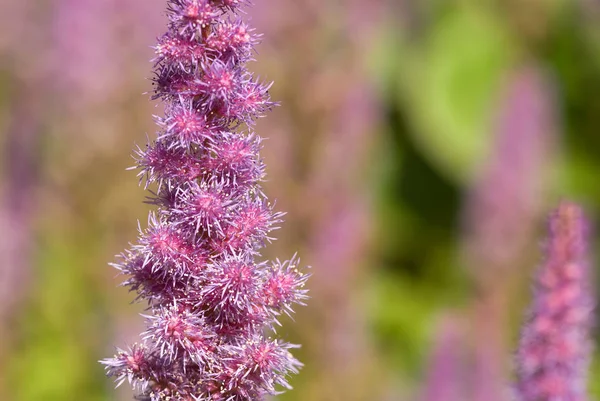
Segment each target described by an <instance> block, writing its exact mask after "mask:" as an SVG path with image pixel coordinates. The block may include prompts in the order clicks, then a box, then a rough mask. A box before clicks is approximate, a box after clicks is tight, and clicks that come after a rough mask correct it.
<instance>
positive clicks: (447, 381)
mask: <svg viewBox="0 0 600 401" xmlns="http://www.w3.org/2000/svg"><path fill="white" fill-rule="evenodd" d="M464 334H465V330H464V322H463V321H462V319H461V318H459V317H458V316H455V315H444V316H442V319H441V320H440V322H438V324H437V331H436V335H435V341H434V344H433V351H432V352H431V356H430V359H429V371H428V376H427V380H426V381H425V385H424V392H423V396H422V398H421V399H422V401H463V400H464V399H465V385H464V384H465V383H464V379H465V377H464V373H465V369H464V368H465V366H464V353H463V351H464V345H465V344H464V339H465V336H464Z"/></svg>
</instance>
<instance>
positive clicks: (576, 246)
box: [516, 202, 593, 401]
mask: <svg viewBox="0 0 600 401" xmlns="http://www.w3.org/2000/svg"><path fill="white" fill-rule="evenodd" d="M587 231H588V225H587V223H586V221H585V217H584V216H583V212H582V210H581V208H580V207H579V206H577V205H576V204H573V203H569V202H563V203H561V204H560V206H559V207H558V208H557V210H556V211H554V213H553V214H552V215H551V216H550V220H549V238H548V240H547V243H546V249H545V251H546V259H545V261H544V262H543V263H542V265H541V267H540V268H539V270H538V272H537V275H536V279H535V285H534V297H533V302H532V306H531V310H530V316H529V321H528V322H527V323H526V324H525V326H524V328H523V330H522V333H521V339H520V343H519V348H518V351H517V356H516V364H517V366H516V367H517V386H516V390H517V393H518V396H519V400H520V401H583V400H586V399H587V396H586V389H585V378H586V371H587V368H588V357H589V355H590V354H591V340H590V338H589V333H588V331H589V329H590V326H591V320H592V314H591V312H592V309H593V299H592V294H591V290H590V288H589V286H590V272H589V267H590V266H589V260H588V256H587V249H586V248H587V235H588V232H587Z"/></svg>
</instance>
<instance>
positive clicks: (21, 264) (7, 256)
mask: <svg viewBox="0 0 600 401" xmlns="http://www.w3.org/2000/svg"><path fill="white" fill-rule="evenodd" d="M19 88H20V89H19V91H15V92H16V93H15V100H14V102H13V104H12V108H11V110H10V112H9V118H10V122H9V126H8V129H7V131H6V135H5V137H4V141H5V142H4V146H3V149H2V152H3V154H4V156H3V158H2V159H3V164H4V177H3V186H2V198H1V199H0V232H2V233H4V235H3V240H2V241H0V360H3V359H4V358H5V355H4V354H5V352H6V351H8V349H9V348H10V347H9V346H8V344H9V342H10V338H11V336H12V333H11V331H10V327H13V324H10V321H11V320H12V319H13V318H15V317H16V314H17V313H18V312H19V310H20V305H21V303H22V301H23V300H24V299H26V298H27V296H26V295H27V287H28V283H29V282H30V280H31V273H32V272H31V266H32V264H33V262H34V258H35V247H34V238H35V216H36V212H37V208H38V200H37V196H36V189H37V185H38V178H39V160H40V154H39V151H38V150H39V147H40V143H39V141H40V138H41V130H42V117H41V115H40V109H41V104H40V102H41V101H42V98H41V97H40V96H39V95H40V93H39V91H38V89H39V88H36V90H32V87H31V85H30V83H21V85H19ZM0 366H3V365H0ZM3 367H4V366H3ZM2 373H3V372H0V377H3V376H4V375H3V374H2Z"/></svg>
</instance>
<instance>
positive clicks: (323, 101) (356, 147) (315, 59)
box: [256, 0, 385, 401]
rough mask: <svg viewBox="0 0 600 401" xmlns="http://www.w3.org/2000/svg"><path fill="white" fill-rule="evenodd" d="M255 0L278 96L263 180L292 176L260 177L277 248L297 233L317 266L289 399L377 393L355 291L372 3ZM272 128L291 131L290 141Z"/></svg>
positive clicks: (373, 107) (367, 218) (365, 228)
mask: <svg viewBox="0 0 600 401" xmlns="http://www.w3.org/2000/svg"><path fill="white" fill-rule="evenodd" d="M267 3H269V4H268V5H267ZM257 7H259V8H260V7H264V9H261V10H260V11H258V10H257V15H256V20H257V22H258V24H257V25H258V26H259V30H260V31H262V32H265V31H266V32H267V33H266V35H265V36H266V37H267V38H269V42H267V43H266V44H264V45H263V47H267V48H269V47H271V48H273V50H272V53H273V54H274V55H275V54H276V55H277V56H273V57H272V59H274V60H275V59H277V60H283V61H282V65H278V66H277V67H278V70H275V69H274V68H272V69H270V72H268V73H267V74H266V75H267V77H268V78H269V79H274V80H276V81H277V82H278V84H279V85H278V89H279V93H274V94H273V97H274V99H276V100H279V101H280V102H281V104H282V107H280V108H278V109H277V110H275V112H274V113H273V115H272V116H270V117H272V118H269V119H268V121H267V122H266V124H260V126H259V128H258V129H257V132H259V133H260V134H261V135H264V136H267V137H272V139H271V140H269V141H268V142H267V143H266V147H267V148H266V151H267V152H270V151H271V152H277V154H278V157H277V158H276V159H277V160H268V162H267V163H268V165H269V166H270V169H269V171H268V174H269V178H270V181H273V182H290V181H291V182H290V184H289V185H290V187H288V188H276V187H270V188H267V192H268V193H271V194H274V195H275V196H276V197H277V198H278V200H279V202H280V204H282V206H280V207H281V208H283V209H287V210H289V211H290V212H289V213H288V216H287V217H288V223H287V224H286V226H285V227H284V232H282V234H284V235H282V237H284V238H282V241H278V243H276V244H274V247H280V248H281V247H286V248H287V247H290V246H289V244H291V243H295V244H296V245H295V246H296V247H297V245H298V244H299V243H301V244H304V246H305V247H306V248H305V249H304V250H303V251H302V253H303V254H308V255H309V256H308V258H307V259H306V260H305V261H308V262H309V264H310V265H312V266H313V268H314V269H313V277H311V279H310V280H309V288H310V290H311V293H310V295H311V297H312V300H311V302H310V303H309V308H311V306H312V308H311V310H310V311H306V312H304V313H302V311H301V312H300V313H299V317H298V319H297V320H301V319H303V320H304V321H303V322H301V324H298V325H297V327H299V328H302V327H306V329H305V331H304V332H302V333H298V335H300V336H302V337H303V338H302V339H301V342H302V343H303V344H305V347H304V349H306V350H308V351H309V352H310V353H311V355H308V356H304V357H303V360H304V361H305V362H306V370H305V372H304V375H302V376H303V377H304V378H306V382H303V383H300V384H298V383H294V387H295V390H294V392H292V393H290V394H289V396H287V397H286V399H311V400H315V401H318V400H330V399H340V400H342V399H343V400H347V401H351V400H357V401H358V400H364V399H367V398H370V399H376V398H377V397H378V392H377V391H374V390H373V388H383V386H380V385H379V384H383V383H385V378H383V377H382V376H381V375H377V374H376V373H375V371H376V368H375V363H374V353H373V350H372V349H371V345H370V343H369V339H368V334H367V327H366V316H365V302H364V299H363V298H364V294H365V293H364V291H363V290H366V288H365V286H364V278H365V277H366V274H365V272H366V270H365V269H366V268H367V257H368V251H369V249H370V241H371V231H372V227H371V214H372V212H371V199H369V197H368V195H367V193H368V173H369V171H368V167H367V166H368V165H369V161H370V150H371V144H372V140H373V136H374V132H376V130H377V128H378V127H377V126H378V123H379V121H380V115H379V107H378V106H379V102H378V99H377V97H376V94H375V93H374V89H373V81H374V79H372V77H370V76H369V74H368V72H367V71H366V65H365V62H366V60H367V59H368V57H369V56H368V54H369V48H370V47H371V46H372V43H371V40H372V37H373V31H374V29H375V27H376V26H377V24H378V21H380V19H381V2H379V1H377V2H371V3H365V2H363V1H354V0H353V1H348V2H343V3H342V2H329V3H323V2H319V1H308V0H307V1H303V2H296V1H291V0H290V1H280V2H277V3H271V2H266V1H263V2H261V1H258V2H257ZM261 54H262V56H263V60H264V59H269V57H268V56H266V57H265V54H264V50H261ZM269 67H270V66H267V68H269ZM279 74H280V75H281V77H278V75H279ZM290 77H293V78H290ZM276 90H277V88H276ZM267 124H268V125H267ZM270 130H277V131H282V132H288V133H289V135H288V136H287V141H286V142H284V141H281V140H280V139H278V138H277V136H279V137H280V138H283V137H284V136H283V135H270V134H269V131H270ZM276 141H278V142H276ZM272 149H275V150H272ZM272 157H273V158H275V156H272ZM277 176H278V177H280V178H279V179H278V178H277ZM290 177H291V180H290ZM301 199H311V200H313V201H311V202H310V203H306V202H299V201H298V200H301ZM290 229H293V230H294V232H293V233H291V235H290V233H289V231H290ZM286 232H288V234H287V235H285V234H286ZM290 236H291V237H292V238H289V237H290ZM285 237H288V238H287V241H286V238H285ZM286 242H287V244H286ZM316 305H318V307H317V308H315V306H316ZM299 323H300V322H299Z"/></svg>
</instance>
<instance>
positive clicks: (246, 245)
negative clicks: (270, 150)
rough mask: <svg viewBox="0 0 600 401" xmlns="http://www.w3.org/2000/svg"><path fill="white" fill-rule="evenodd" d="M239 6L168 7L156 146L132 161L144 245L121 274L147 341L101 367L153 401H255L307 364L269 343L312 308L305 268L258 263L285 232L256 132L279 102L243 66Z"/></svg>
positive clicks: (237, 0) (173, 1)
mask: <svg viewBox="0 0 600 401" xmlns="http://www.w3.org/2000/svg"><path fill="white" fill-rule="evenodd" d="M241 3H242V1H241V0H169V1H168V17H169V21H170V22H169V29H168V32H167V33H166V34H165V35H164V36H163V37H162V38H160V39H159V41H158V44H157V45H156V47H155V51H156V55H157V57H156V60H155V61H156V64H155V74H156V76H155V78H154V85H155V98H158V99H161V100H162V101H163V102H164V103H165V114H164V117H159V118H157V124H158V126H159V128H160V130H159V134H158V138H157V139H156V140H155V141H152V142H151V143H149V144H148V145H147V147H146V148H145V149H138V150H137V152H136V153H137V165H138V167H139V169H140V177H141V180H142V181H143V182H144V183H145V185H146V187H148V186H152V187H154V192H152V196H151V198H150V202H151V203H153V204H155V205H157V206H158V210H157V211H155V212H152V213H151V214H150V216H149V219H148V220H149V222H148V228H147V229H145V230H140V235H139V240H138V242H137V243H136V244H134V245H132V247H131V248H130V249H129V250H128V251H126V252H125V253H124V254H123V255H121V257H122V259H121V260H120V262H119V263H117V264H115V267H117V268H118V269H119V270H120V271H121V272H122V273H123V274H126V275H127V276H128V279H127V281H125V283H124V285H126V286H129V287H130V288H131V289H132V290H134V291H136V292H137V294H138V299H144V300H146V301H147V302H148V304H149V310H150V312H151V313H150V314H149V315H148V316H147V330H146V331H145V333H143V341H142V342H141V343H140V344H135V345H133V346H132V347H131V348H130V349H129V351H119V352H118V353H117V355H116V356H115V357H114V358H111V359H107V360H104V361H103V363H104V364H105V365H106V368H107V371H108V374H109V375H111V376H115V377H116V380H117V382H118V383H119V384H120V383H122V382H124V381H126V380H128V381H129V382H130V383H131V384H132V385H133V386H134V388H135V389H136V390H137V392H138V393H139V395H140V397H142V398H144V399H149V400H153V401H154V400H187V401H189V400H206V401H208V400H210V401H220V400H222V401H225V400H228V401H237V400H239V401H243V400H260V399H262V398H263V396H265V395H266V394H275V393H276V391H277V390H276V387H279V386H281V387H284V388H289V385H288V383H287V379H286V377H287V375H288V374H289V373H295V372H297V369H298V368H299V366H300V363H299V362H298V361H297V360H296V359H294V358H293V357H292V356H291V354H290V352H289V349H290V348H292V347H293V346H292V345H291V344H287V343H283V342H281V341H278V340H276V339H271V338H269V337H268V333H269V331H272V329H273V326H274V325H275V324H278V321H277V318H278V316H280V315H281V314H282V313H286V314H289V313H291V312H292V309H291V308H292V305H293V304H294V303H300V304H301V303H302V301H303V299H304V298H306V290H304V289H303V286H304V283H305V280H306V278H307V275H305V274H302V273H300V272H299V271H298V270H297V264H298V260H297V259H296V258H292V259H291V260H290V261H286V262H283V263H282V262H279V261H276V262H273V263H268V262H261V263H258V262H255V259H256V258H257V257H258V256H260V255H259V251H260V249H261V248H262V247H263V246H264V245H265V244H266V243H267V242H268V241H269V240H270V239H271V238H270V237H269V232H270V231H271V230H273V229H275V228H276V227H275V226H276V224H277V223H279V222H280V221H281V216H282V214H281V213H277V212H274V210H273V207H272V205H271V204H270V203H269V202H268V201H267V199H266V196H265V195H264V194H263V192H262V190H261V187H260V181H261V180H262V179H263V176H264V166H263V163H262V161H261V160H260V158H259V153H258V152H259V149H260V147H261V141H260V138H259V137H258V136H256V135H254V134H253V133H252V131H251V127H252V124H253V122H254V121H255V120H256V119H257V118H258V117H260V116H261V114H262V113H263V112H265V111H266V110H268V109H269V108H270V107H271V106H272V105H273V104H272V103H271V102H270V101H269V95H268V87H269V86H268V85H265V84H263V83H261V82H259V81H258V80H256V79H254V78H253V77H252V75H251V74H250V73H249V72H248V71H247V69H246V68H245V63H246V62H247V61H249V60H251V57H252V51H253V48H254V45H255V44H256V43H257V41H258V39H259V36H258V35H257V34H255V33H254V32H253V30H252V29H250V28H249V27H248V26H247V25H246V24H245V23H243V22H242V21H240V20H239V19H237V18H236V15H237V13H236V11H238V9H239V7H240V6H241V5H242V4H241Z"/></svg>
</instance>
